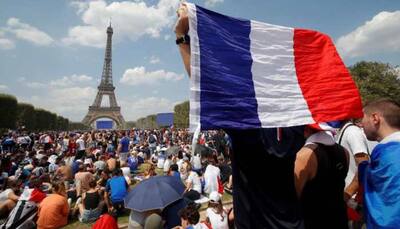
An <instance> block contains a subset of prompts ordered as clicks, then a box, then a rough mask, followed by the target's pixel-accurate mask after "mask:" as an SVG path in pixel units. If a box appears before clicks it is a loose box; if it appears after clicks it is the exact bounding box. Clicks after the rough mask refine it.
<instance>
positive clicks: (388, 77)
mask: <svg viewBox="0 0 400 229" xmlns="http://www.w3.org/2000/svg"><path fill="white" fill-rule="evenodd" d="M349 70H350V73H351V75H352V76H353V79H354V81H355V83H356V84H357V86H358V89H359V91H360V94H361V97H362V100H363V102H364V103H365V102H368V101H372V100H376V99H379V98H390V99H393V100H395V101H397V102H398V103H400V76H399V71H398V69H396V68H394V67H393V66H391V65H389V64H385V63H379V62H366V61H361V62H358V63H356V64H355V65H353V66H351V67H349Z"/></svg>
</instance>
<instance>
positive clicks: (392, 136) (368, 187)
mask: <svg viewBox="0 0 400 229" xmlns="http://www.w3.org/2000/svg"><path fill="white" fill-rule="evenodd" d="M361 124H362V126H363V128H364V132H365V135H366V136H367V138H368V140H371V141H378V142H379V144H378V145H377V146H375V148H374V150H373V151H372V153H371V161H370V162H367V161H364V162H363V163H362V164H360V166H359V180H360V182H361V183H362V185H363V188H364V207H365V209H364V210H365V218H366V223H367V228H368V229H370V228H387V229H389V228H399V225H400V217H399V216H400V105H399V104H398V103H396V102H394V101H392V100H388V99H383V100H378V101H374V102H372V103H369V104H367V105H366V106H365V107H364V117H363V119H362V122H361Z"/></svg>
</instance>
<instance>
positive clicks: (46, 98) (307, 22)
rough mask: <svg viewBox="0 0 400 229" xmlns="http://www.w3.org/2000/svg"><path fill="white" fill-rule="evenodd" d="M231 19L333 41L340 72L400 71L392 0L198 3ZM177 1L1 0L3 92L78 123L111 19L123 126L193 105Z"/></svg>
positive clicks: (399, 18) (396, 6)
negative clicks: (177, 30)
mask: <svg viewBox="0 0 400 229" xmlns="http://www.w3.org/2000/svg"><path fill="white" fill-rule="evenodd" d="M192 2H193V3H196V4H199V5H201V6H206V7H207V8H209V9H212V10H215V11H218V12H221V13H223V14H227V15H230V16H235V17H241V18H246V19H254V20H258V21H262V22H268V23H271V24H278V25H284V26H289V27H298V28H308V29H314V30H319V31H322V32H324V33H327V34H329V35H330V36H331V37H332V39H333V40H334V42H335V44H336V46H337V48H338V50H339V53H340V54H341V56H342V58H343V60H344V62H345V64H346V65H352V64H354V63H356V62H357V61H360V60H373V61H382V62H388V63H390V64H392V65H395V66H397V65H399V64H400V55H399V54H400V26H399V25H400V1H397V0H353V1H345V0H336V1H317V0H302V1H296V0H257V1H256V0H252V1H250V0H198V1H192ZM178 3H179V0H134V1H104V0H100V1H66V0H64V1H62V0H58V1H54V0H35V1H32V0H1V1H0V92H5V93H10V94H13V95H15V96H16V97H17V98H18V100H19V101H24V102H28V103H31V104H33V105H34V106H36V107H42V108H45V109H48V110H51V111H53V112H56V113H58V114H60V115H63V116H65V117H67V118H69V119H70V120H73V121H80V120H82V118H83V117H84V115H85V114H86V112H87V109H88V106H89V105H90V104H91V103H92V102H93V100H94V97H95V94H96V87H97V85H98V83H99V79H100V76H101V72H102V65H103V59H104V46H105V42H106V40H105V39H106V33H105V31H106V27H107V25H108V22H109V19H110V18H112V24H113V28H114V37H113V42H114V43H113V80H114V85H115V86H116V96H117V100H118V103H119V105H120V106H121V107H122V113H123V115H124V117H125V120H136V119H137V118H140V117H143V116H146V115H149V114H154V113H159V112H168V111H172V110H173V106H174V105H175V104H176V103H179V102H182V101H184V100H188V99H189V80H188V78H187V76H186V73H185V72H184V69H183V65H182V63H181V61H180V57H179V53H178V50H177V48H176V45H175V44H174V42H175V38H174V34H173V32H172V31H173V25H174V22H175V20H176V17H175V10H176V6H177V4H178Z"/></svg>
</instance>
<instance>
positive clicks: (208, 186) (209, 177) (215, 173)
mask: <svg viewBox="0 0 400 229" xmlns="http://www.w3.org/2000/svg"><path fill="white" fill-rule="evenodd" d="M203 176H204V182H205V186H204V192H205V193H208V194H210V193H211V192H213V191H216V192H218V178H219V176H220V170H219V168H218V167H216V166H214V165H211V164H210V165H207V168H206V171H205V172H204V175H203Z"/></svg>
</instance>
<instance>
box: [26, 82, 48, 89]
mask: <svg viewBox="0 0 400 229" xmlns="http://www.w3.org/2000/svg"><path fill="white" fill-rule="evenodd" d="M25 85H26V86H27V87H29V88H34V89H39V88H45V87H46V84H44V83H40V82H26V84H25Z"/></svg>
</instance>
